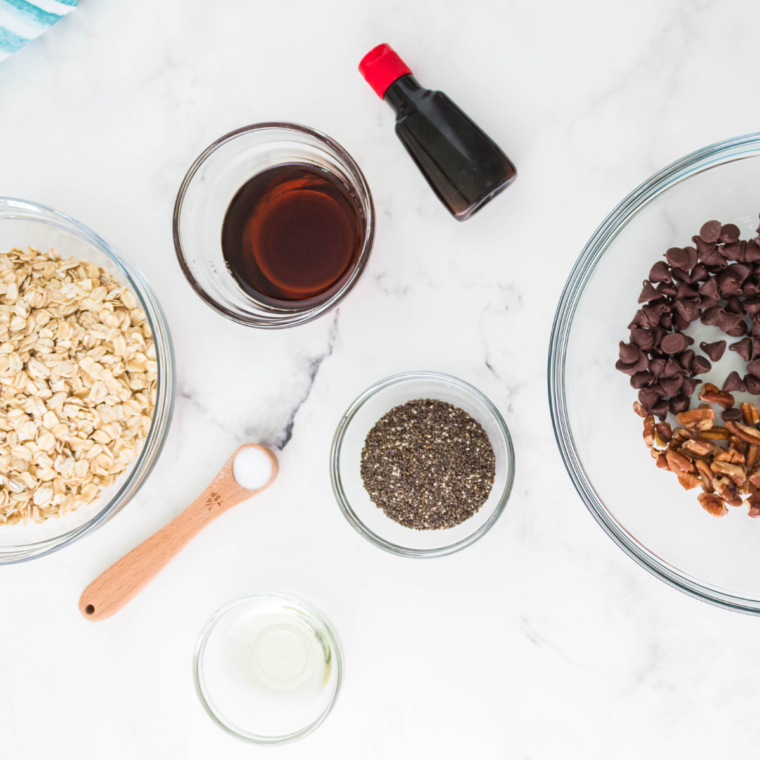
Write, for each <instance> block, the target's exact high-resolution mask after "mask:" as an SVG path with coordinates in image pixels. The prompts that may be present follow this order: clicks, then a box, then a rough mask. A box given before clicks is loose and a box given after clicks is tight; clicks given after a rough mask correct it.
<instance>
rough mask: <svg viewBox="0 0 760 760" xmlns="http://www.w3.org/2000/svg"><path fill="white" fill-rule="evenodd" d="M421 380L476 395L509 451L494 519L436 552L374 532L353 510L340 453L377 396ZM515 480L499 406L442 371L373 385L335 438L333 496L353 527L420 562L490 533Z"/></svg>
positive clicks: (381, 545) (353, 405)
mask: <svg viewBox="0 0 760 760" xmlns="http://www.w3.org/2000/svg"><path fill="white" fill-rule="evenodd" d="M419 380H429V381H430V380H432V381H436V382H444V383H447V384H449V385H455V386H457V387H458V388H459V389H461V390H463V391H464V392H465V393H466V394H468V395H470V396H472V397H473V398H475V399H476V400H477V401H479V402H480V403H482V404H483V406H484V407H485V408H486V409H487V411H488V412H489V414H490V415H491V419H492V420H493V421H494V422H495V423H496V426H497V428H498V430H499V432H500V434H501V437H502V441H503V442H504V447H505V448H506V460H507V461H506V466H507V474H506V480H505V483H504V488H503V489H502V492H501V495H500V496H499V502H498V503H497V505H496V507H495V508H494V510H493V512H492V513H491V515H490V517H489V518H488V519H487V520H486V522H484V523H483V524H482V525H481V526H480V528H478V529H477V530H476V531H474V532H473V533H470V534H469V535H468V536H465V537H464V538H462V539H460V540H459V541H456V542H454V543H453V544H448V545H446V546H441V547H437V548H435V549H410V548H409V547H406V546H401V545H399V544H394V543H393V542H391V541H386V540H385V539H384V538H381V537H380V536H378V535H377V534H376V533H375V532H374V531H372V530H370V529H369V528H368V527H367V526H366V525H365V524H364V523H363V522H362V521H361V520H360V519H359V517H358V515H357V514H356V513H355V512H354V510H353V509H352V507H351V503H350V502H349V500H348V497H347V496H346V493H345V491H344V490H343V484H342V479H341V476H340V453H341V449H342V446H343V440H344V438H345V436H346V432H347V430H348V428H349V426H350V424H351V422H352V420H353V419H354V417H355V416H356V414H357V413H358V412H359V410H360V409H361V408H362V407H363V406H364V404H365V403H366V402H367V401H369V400H370V399H371V398H373V397H374V396H375V395H377V394H378V393H380V392H381V391H384V390H385V389H387V388H390V387H391V386H393V385H399V384H403V383H407V382H415V381H419ZM514 479H515V452H514V447H513V445H512V437H511V435H510V433H509V428H508V427H507V423H506V422H505V421H504V418H503V417H502V416H501V412H499V410H498V409H497V408H496V405H495V404H494V403H493V402H492V401H491V400H490V399H489V398H488V397H487V396H486V395H485V394H484V393H482V392H481V391H479V390H478V389H477V388H475V387H474V386H472V385H470V384H469V383H467V382H465V381H464V380H460V379H459V378H458V377H454V376H453V375H447V374H445V373H442V372H429V371H422V370H420V371H413V372H400V373H398V374H395V375H391V376H389V377H386V378H384V379H383V380H379V381H378V382H376V383H374V384H373V385H371V386H370V387H369V388H367V389H366V390H365V391H364V392H363V393H361V394H359V396H357V397H356V398H355V399H354V400H353V401H352V402H351V404H350V406H349V407H348V409H347V410H346V411H345V412H344V414H343V416H342V417H341V419H340V422H339V423H338V427H337V429H336V431H335V435H334V437H333V442H332V446H331V447H330V483H331V485H332V490H333V494H334V496H335V499H336V501H337V502H338V506H339V507H340V511H341V512H342V513H343V516H344V517H345V518H346V520H348V522H349V523H350V524H351V525H352V526H353V528H354V529H355V530H356V531H357V532H358V533H359V534H360V535H361V536H363V537H364V538H366V539H367V541H369V542H370V543H371V544H374V545H375V546H377V547H379V548H380V549H383V550H384V551H387V552H389V553H390V554H395V555H397V556H400V557H414V558H417V559H431V558H433V557H444V556H447V555H449V554H454V553H456V552H459V551H461V550H462V549H465V548H467V547H468V546H470V545H472V544H474V543H475V542H476V541H478V540H480V539H481V538H482V537H483V536H484V535H485V534H486V533H488V531H489V530H491V528H492V527H493V526H494V525H495V524H496V521H497V520H498V519H499V517H500V516H501V514H502V512H503V511H504V508H505V507H506V506H507V502H508V501H509V497H510V494H511V493H512V486H513V484H514Z"/></svg>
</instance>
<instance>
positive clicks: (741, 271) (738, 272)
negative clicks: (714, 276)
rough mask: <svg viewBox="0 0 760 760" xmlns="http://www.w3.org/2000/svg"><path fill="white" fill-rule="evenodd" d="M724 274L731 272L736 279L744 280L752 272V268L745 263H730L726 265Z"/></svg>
mask: <svg viewBox="0 0 760 760" xmlns="http://www.w3.org/2000/svg"><path fill="white" fill-rule="evenodd" d="M724 274H730V275H731V276H732V277H734V278H735V279H737V280H740V281H741V282H744V281H745V280H746V279H747V277H749V276H750V274H752V270H751V269H750V268H749V267H748V266H746V265H745V264H730V265H729V266H727V267H726V271H725V272H724ZM718 284H720V283H718Z"/></svg>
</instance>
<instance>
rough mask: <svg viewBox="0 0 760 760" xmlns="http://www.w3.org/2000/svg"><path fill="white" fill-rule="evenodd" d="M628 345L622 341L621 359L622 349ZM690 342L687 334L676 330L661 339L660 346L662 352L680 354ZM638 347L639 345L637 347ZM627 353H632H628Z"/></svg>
mask: <svg viewBox="0 0 760 760" xmlns="http://www.w3.org/2000/svg"><path fill="white" fill-rule="evenodd" d="M624 345H626V344H625V343H621V344H620V346H621V348H620V351H621V357H620V358H621V359H622V358H623V357H622V351H623V348H622V347H623V346H624ZM628 345H630V343H629V344H628ZM688 345H689V343H688V341H687V340H686V336H685V335H684V334H683V333H680V332H674V333H668V334H667V335H666V336H665V337H664V338H663V339H662V341H661V343H660V348H661V349H662V352H663V353H665V354H680V353H681V351H683V350H684V349H685V348H686V346H688ZM637 348H638V347H637ZM627 355H630V354H628V353H627ZM631 361H634V360H629V361H628V363H629V364H630V362H631Z"/></svg>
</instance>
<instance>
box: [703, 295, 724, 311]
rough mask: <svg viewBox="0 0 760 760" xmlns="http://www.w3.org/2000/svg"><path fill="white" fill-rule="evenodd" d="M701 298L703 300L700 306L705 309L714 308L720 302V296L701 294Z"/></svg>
mask: <svg viewBox="0 0 760 760" xmlns="http://www.w3.org/2000/svg"><path fill="white" fill-rule="evenodd" d="M699 300H700V301H701V304H700V307H701V308H703V309H712V308H713V307H714V306H717V305H718V304H719V303H720V300H719V299H718V298H708V297H707V296H700V297H699Z"/></svg>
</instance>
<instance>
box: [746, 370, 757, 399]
mask: <svg viewBox="0 0 760 760" xmlns="http://www.w3.org/2000/svg"><path fill="white" fill-rule="evenodd" d="M744 384H745V385H746V386H747V390H748V391H749V392H750V393H751V394H752V395H753V396H760V378H757V377H755V376H754V375H745V376H744Z"/></svg>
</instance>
